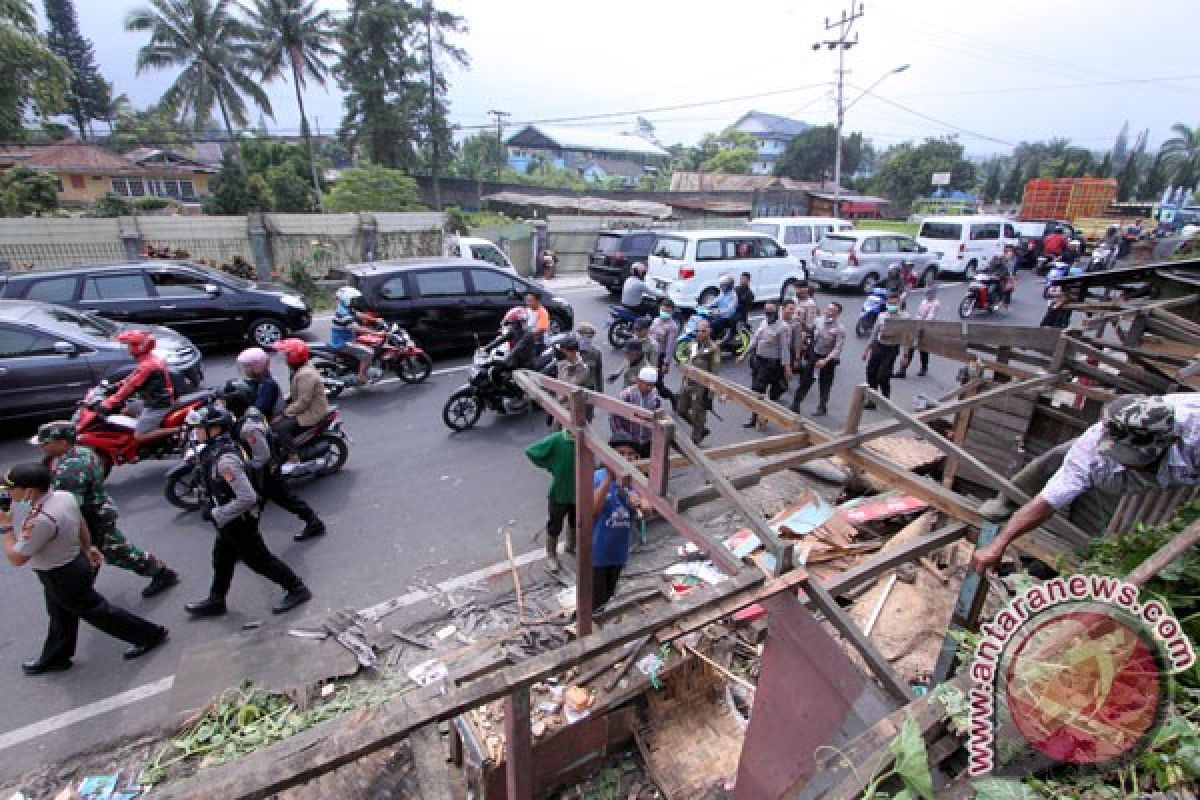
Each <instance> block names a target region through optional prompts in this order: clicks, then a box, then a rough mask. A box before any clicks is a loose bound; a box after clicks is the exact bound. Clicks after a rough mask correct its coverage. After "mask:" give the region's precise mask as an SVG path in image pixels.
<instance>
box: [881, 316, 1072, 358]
mask: <svg viewBox="0 0 1200 800" xmlns="http://www.w3.org/2000/svg"><path fill="white" fill-rule="evenodd" d="M888 333H889V334H894V335H896V336H899V337H900V339H901V344H902V345H904V346H908V345H910V344H916V343H917V336H918V335H920V336H921V346H922V348H923V349H925V350H927V351H929V352H933V348H935V347H943V348H945V347H952V346H954V345H958V346H959V347H960V348H961V347H973V346H975V345H986V346H989V347H1018V348H1022V349H1024V350H1038V351H1041V352H1043V353H1047V354H1049V353H1053V352H1054V348H1055V346H1056V345H1057V344H1058V337H1059V336H1060V335H1061V333H1060V332H1059V331H1058V329H1056V328H1042V327H1037V326H1029V325H995V324H992V323H988V322H959V321H952V320H919V319H889V320H888Z"/></svg>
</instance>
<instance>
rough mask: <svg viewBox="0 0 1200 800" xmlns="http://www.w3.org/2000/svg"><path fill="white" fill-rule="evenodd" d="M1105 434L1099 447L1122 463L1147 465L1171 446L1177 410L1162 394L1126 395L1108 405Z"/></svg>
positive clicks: (1106, 407) (1104, 419)
mask: <svg viewBox="0 0 1200 800" xmlns="http://www.w3.org/2000/svg"><path fill="white" fill-rule="evenodd" d="M1101 422H1102V423H1103V425H1104V436H1102V437H1101V439H1100V445H1099V447H1098V448H1097V449H1098V450H1099V452H1100V453H1101V454H1103V455H1105V456H1108V457H1109V458H1111V459H1112V460H1114V461H1116V462H1117V463H1118V464H1124V465H1126V466H1134V467H1136V466H1146V465H1148V464H1151V463H1153V462H1154V461H1155V460H1157V459H1158V458H1159V457H1160V456H1161V455H1162V454H1163V452H1164V451H1165V450H1166V449H1167V448H1168V447H1170V446H1171V441H1172V439H1173V438H1174V436H1175V409H1173V408H1172V407H1171V406H1170V405H1168V404H1167V403H1165V402H1164V401H1163V399H1162V398H1161V397H1151V396H1148V395H1141V394H1130V395H1123V396H1121V397H1118V398H1116V399H1115V400H1113V401H1112V402H1111V403H1109V404H1108V405H1107V406H1105V408H1104V413H1103V414H1102V415H1101Z"/></svg>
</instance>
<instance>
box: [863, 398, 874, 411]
mask: <svg viewBox="0 0 1200 800" xmlns="http://www.w3.org/2000/svg"><path fill="white" fill-rule="evenodd" d="M863 408H864V409H866V410H867V411H874V410H875V401H874V400H868V401H867V402H865V403H863Z"/></svg>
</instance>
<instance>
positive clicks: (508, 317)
mask: <svg viewBox="0 0 1200 800" xmlns="http://www.w3.org/2000/svg"><path fill="white" fill-rule="evenodd" d="M527 322H529V312H527V311H526V310H525V309H524V308H522V307H521V306H517V307H516V308H510V309H509V310H508V313H507V314H505V315H504V322H502V323H501V324H502V325H520V326H522V327H524V326H525V324H526V323H527Z"/></svg>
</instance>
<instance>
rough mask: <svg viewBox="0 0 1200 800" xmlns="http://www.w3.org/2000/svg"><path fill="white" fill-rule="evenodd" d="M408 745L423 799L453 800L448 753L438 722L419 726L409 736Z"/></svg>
mask: <svg viewBox="0 0 1200 800" xmlns="http://www.w3.org/2000/svg"><path fill="white" fill-rule="evenodd" d="M408 745H409V749H410V750H411V751H412V759H413V767H414V768H415V769H416V773H417V782H418V783H419V784H420V787H421V800H453V799H454V794H453V790H452V788H451V786H450V774H449V766H448V764H447V760H448V759H447V755H448V753H447V749H446V746H445V745H443V744H442V735H441V734H440V733H438V724H437V723H436V722H431V723H429V724H428V725H422V726H421V727H420V728H417V729H416V730H415V731H413V732H412V734H411V735H410V736H409V737H408Z"/></svg>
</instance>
